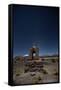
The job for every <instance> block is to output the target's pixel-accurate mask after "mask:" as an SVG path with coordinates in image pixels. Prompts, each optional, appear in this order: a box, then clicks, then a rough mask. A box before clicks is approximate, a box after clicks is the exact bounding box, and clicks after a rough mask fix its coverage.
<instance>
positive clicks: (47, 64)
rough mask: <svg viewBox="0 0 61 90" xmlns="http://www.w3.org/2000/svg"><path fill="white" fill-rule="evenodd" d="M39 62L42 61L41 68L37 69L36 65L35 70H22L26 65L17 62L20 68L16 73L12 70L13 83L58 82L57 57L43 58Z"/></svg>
mask: <svg viewBox="0 0 61 90" xmlns="http://www.w3.org/2000/svg"><path fill="white" fill-rule="evenodd" d="M22 62H23V61H22ZM41 63H43V67H42V68H40V69H39V68H38V67H36V68H37V70H36V71H29V70H28V71H27V72H24V70H25V68H26V67H25V66H24V64H23V63H20V64H21V65H20V64H18V65H17V66H18V67H19V68H20V71H19V70H18V71H17V73H16V72H14V74H13V81H14V83H15V84H16V85H18V84H41V83H53V82H58V77H59V75H58V74H59V71H58V59H56V60H53V59H50V60H43V61H41V62H40V64H41ZM22 64H23V65H22ZM15 65H16V64H15ZM21 70H22V71H23V72H22V71H21ZM18 72H19V73H18Z"/></svg>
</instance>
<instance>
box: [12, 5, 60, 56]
mask: <svg viewBox="0 0 61 90" xmlns="http://www.w3.org/2000/svg"><path fill="white" fill-rule="evenodd" d="M58 22H59V9H58V8H57V7H56V8H54V7H39V6H38V7H32V6H19V5H14V8H13V26H14V27H13V29H14V40H13V41H14V43H13V54H14V56H16V55H25V54H28V53H29V48H31V47H32V44H33V43H37V45H38V47H39V54H40V55H48V54H49V55H50V54H58V32H59V25H58Z"/></svg>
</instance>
